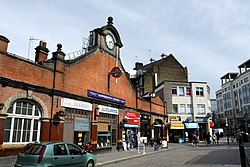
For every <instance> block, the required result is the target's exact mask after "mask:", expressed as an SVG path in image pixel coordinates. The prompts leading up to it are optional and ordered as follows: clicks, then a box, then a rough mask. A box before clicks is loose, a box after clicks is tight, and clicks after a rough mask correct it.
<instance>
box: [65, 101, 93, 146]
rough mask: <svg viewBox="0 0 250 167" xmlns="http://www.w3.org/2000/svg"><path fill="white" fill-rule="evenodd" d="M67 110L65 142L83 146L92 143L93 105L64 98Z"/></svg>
mask: <svg viewBox="0 0 250 167" xmlns="http://www.w3.org/2000/svg"><path fill="white" fill-rule="evenodd" d="M61 106H62V107H64V110H65V114H66V115H65V122H64V132H63V140H64V141H68V142H72V143H75V144H77V145H79V146H83V145H84V144H86V143H87V142H89V141H90V131H91V128H90V115H91V111H92V104H91V103H88V102H84V101H79V100H74V99H69V98H62V99H61Z"/></svg>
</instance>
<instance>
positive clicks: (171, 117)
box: [169, 116, 181, 122]
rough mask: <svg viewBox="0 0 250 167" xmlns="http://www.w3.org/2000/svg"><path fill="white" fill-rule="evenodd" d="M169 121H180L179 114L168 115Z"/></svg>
mask: <svg viewBox="0 0 250 167" xmlns="http://www.w3.org/2000/svg"><path fill="white" fill-rule="evenodd" d="M169 120H170V122H172V121H181V116H169Z"/></svg>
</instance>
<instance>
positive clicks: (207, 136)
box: [206, 132, 211, 146]
mask: <svg viewBox="0 0 250 167" xmlns="http://www.w3.org/2000/svg"><path fill="white" fill-rule="evenodd" d="M210 139H211V135H210V132H207V135H206V142H207V146H208V145H209V144H210V143H211V140H210Z"/></svg>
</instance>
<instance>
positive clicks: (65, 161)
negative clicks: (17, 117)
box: [15, 142, 96, 167]
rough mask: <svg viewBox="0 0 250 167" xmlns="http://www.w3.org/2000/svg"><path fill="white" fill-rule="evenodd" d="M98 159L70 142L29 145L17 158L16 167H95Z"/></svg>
mask: <svg viewBox="0 0 250 167" xmlns="http://www.w3.org/2000/svg"><path fill="white" fill-rule="evenodd" d="M95 164H96V157H95V155H94V154H91V153H89V152H87V151H85V150H83V149H82V148H81V147H79V146H77V145H75V144H73V143H69V142H48V143H29V144H27V145H26V146H25V147H24V149H23V150H22V152H21V153H19V154H18V156H17V161H16V164H15V167H21V166H25V167H28V166H43V167H55V166H67V167H94V166H95Z"/></svg>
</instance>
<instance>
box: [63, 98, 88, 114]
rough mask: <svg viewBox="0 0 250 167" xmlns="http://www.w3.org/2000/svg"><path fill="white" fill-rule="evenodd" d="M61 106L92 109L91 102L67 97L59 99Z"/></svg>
mask: <svg viewBox="0 0 250 167" xmlns="http://www.w3.org/2000/svg"><path fill="white" fill-rule="evenodd" d="M61 106H63V107H68V108H76V109H80V110H87V111H92V104H91V103H88V102H84V101H79V100H74V99H69V98H62V99H61Z"/></svg>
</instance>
